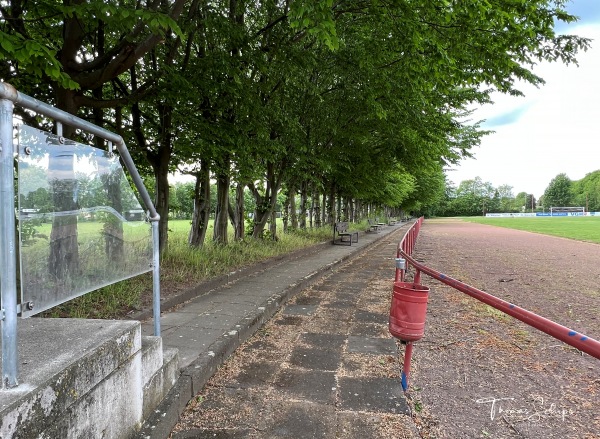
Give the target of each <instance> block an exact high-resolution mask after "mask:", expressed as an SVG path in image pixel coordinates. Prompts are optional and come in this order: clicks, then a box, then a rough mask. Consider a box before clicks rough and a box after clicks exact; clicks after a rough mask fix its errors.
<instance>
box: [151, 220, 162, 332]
mask: <svg viewBox="0 0 600 439" xmlns="http://www.w3.org/2000/svg"><path fill="white" fill-rule="evenodd" d="M157 216H158V215H157ZM150 221H151V224H152V314H153V316H154V335H155V336H157V337H159V336H160V248H159V243H160V241H159V229H158V218H156V219H151V220H150Z"/></svg>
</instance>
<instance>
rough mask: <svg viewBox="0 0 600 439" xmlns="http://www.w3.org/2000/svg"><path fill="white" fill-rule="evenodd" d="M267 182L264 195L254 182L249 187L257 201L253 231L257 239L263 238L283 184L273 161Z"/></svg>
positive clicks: (269, 168) (268, 170) (268, 168)
mask: <svg viewBox="0 0 600 439" xmlns="http://www.w3.org/2000/svg"><path fill="white" fill-rule="evenodd" d="M282 168H283V167H282ZM280 170H281V169H280ZM266 183H267V186H266V188H265V195H264V197H263V196H262V195H261V194H260V192H258V190H257V189H256V187H255V186H254V184H253V183H252V184H249V185H248V188H249V189H250V190H251V191H252V194H253V195H254V199H255V201H256V209H255V210H254V229H253V231H252V237H253V238H255V239H258V238H261V237H262V235H263V231H264V229H265V225H266V224H267V221H268V220H269V218H270V216H271V212H273V211H274V209H275V204H276V202H277V192H278V191H279V187H280V186H281V177H279V178H276V177H275V165H274V164H273V163H268V164H267V182H266ZM275 238H276V237H273V239H275Z"/></svg>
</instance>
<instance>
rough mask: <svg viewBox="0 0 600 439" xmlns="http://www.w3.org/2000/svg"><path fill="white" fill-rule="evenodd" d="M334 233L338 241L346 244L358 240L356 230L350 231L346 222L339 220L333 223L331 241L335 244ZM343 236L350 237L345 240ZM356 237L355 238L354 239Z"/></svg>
mask: <svg viewBox="0 0 600 439" xmlns="http://www.w3.org/2000/svg"><path fill="white" fill-rule="evenodd" d="M336 234H337V237H339V238H340V239H339V243H340V244H341V243H346V242H347V243H348V245H352V243H353V242H358V232H351V231H350V230H349V229H348V222H346V221H340V222H337V223H335V224H334V226H333V243H334V244H336ZM344 237H349V238H350V239H349V240H347V241H345V240H344ZM355 238H356V240H355Z"/></svg>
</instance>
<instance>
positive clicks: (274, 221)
mask: <svg viewBox="0 0 600 439" xmlns="http://www.w3.org/2000/svg"><path fill="white" fill-rule="evenodd" d="M269 232H271V240H273V241H279V237H278V236H277V212H275V208H273V209H271V224H269Z"/></svg>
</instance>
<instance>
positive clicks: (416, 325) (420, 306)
mask: <svg viewBox="0 0 600 439" xmlns="http://www.w3.org/2000/svg"><path fill="white" fill-rule="evenodd" d="M428 297H429V288H428V287H425V286H423V285H419V284H415V283H409V282H394V293H393V295H392V305H391V307H390V321H389V328H390V333H391V334H392V335H393V336H394V337H396V338H398V339H400V340H402V341H406V342H409V341H416V340H419V339H421V338H422V337H423V335H424V334H425V314H426V312H427V299H428Z"/></svg>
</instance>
